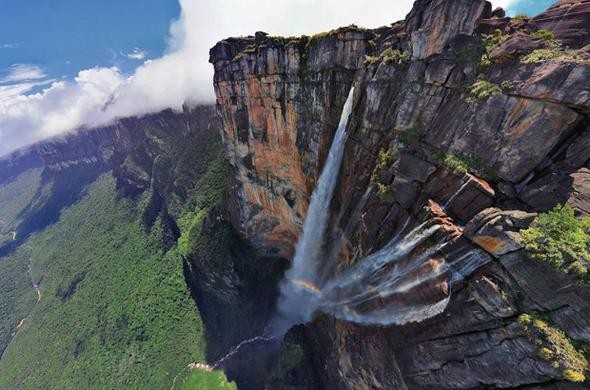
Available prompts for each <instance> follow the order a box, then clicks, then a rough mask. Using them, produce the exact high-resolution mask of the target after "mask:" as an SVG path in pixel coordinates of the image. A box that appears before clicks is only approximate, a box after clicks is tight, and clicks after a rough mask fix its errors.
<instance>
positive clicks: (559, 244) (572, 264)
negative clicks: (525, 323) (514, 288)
mask: <svg viewBox="0 0 590 390" xmlns="http://www.w3.org/2000/svg"><path fill="white" fill-rule="evenodd" d="M520 236H521V241H522V243H523V245H524V246H525V248H526V250H527V252H528V254H529V255H530V256H531V257H532V258H534V259H538V260H541V261H545V262H547V263H549V264H550V265H551V266H552V267H553V268H555V269H557V270H559V271H561V272H565V273H567V274H570V275H572V276H574V277H575V278H577V279H578V280H580V281H584V282H586V283H588V282H589V281H590V278H589V275H588V274H589V273H588V268H589V265H590V217H582V218H579V219H578V218H576V216H575V211H574V209H573V208H572V207H571V206H561V205H557V206H556V207H555V208H554V209H553V210H552V211H550V212H548V213H544V214H541V215H539V217H538V218H537V219H536V220H535V222H533V224H532V225H531V226H530V227H529V228H528V229H526V230H523V231H521V232H520Z"/></svg>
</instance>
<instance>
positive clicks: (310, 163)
mask: <svg viewBox="0 0 590 390" xmlns="http://www.w3.org/2000/svg"><path fill="white" fill-rule="evenodd" d="M375 12H379V11H378V10H375ZM589 26H590V1H587V0H582V1H560V2H558V3H556V4H555V5H554V6H553V7H551V8H550V9H549V10H547V11H546V12H545V13H543V14H541V15H539V16H537V17H535V18H531V19H529V18H524V17H518V18H512V19H511V18H508V17H505V15H504V11H502V10H501V9H496V10H492V7H491V5H490V3H489V2H486V1H484V0H418V1H416V3H415V4H414V8H413V9H412V11H411V12H410V14H409V15H408V16H407V18H406V19H405V20H404V21H400V22H397V23H394V24H392V25H391V26H387V27H382V28H378V29H374V30H365V29H361V28H358V27H356V26H349V27H344V28H340V29H337V30H334V31H330V32H327V33H322V34H318V35H315V36H311V37H305V36H304V37H290V38H284V37H273V36H269V35H267V34H266V33H263V32H258V33H256V35H255V36H251V37H243V38H228V39H226V40H223V41H221V42H219V43H218V44H217V45H216V46H215V47H214V48H212V49H211V52H210V62H211V63H212V64H213V66H214V68H215V90H216V94H217V106H218V110H219V112H220V114H221V119H222V125H223V141H224V144H225V148H226V151H227V154H228V156H229V160H230V163H231V165H232V167H233V170H234V174H235V186H233V187H232V190H231V191H230V194H229V196H230V198H231V202H230V203H229V204H230V207H231V222H232V224H233V226H234V228H235V229H236V230H237V231H238V232H239V234H240V236H241V238H242V239H244V240H246V241H247V242H248V243H249V244H250V245H251V246H252V247H253V248H254V250H255V251H256V253H257V254H258V256H259V257H260V258H262V259H264V262H262V263H260V262H259V265H258V266H259V267H262V268H264V267H268V266H270V265H273V264H276V263H277V262H278V263H283V262H284V260H285V259H290V258H291V257H292V256H293V253H294V246H295V243H296V241H297V237H298V236H299V234H300V233H301V227H302V223H303V220H304V218H305V216H306V211H307V207H308V204H309V199H310V196H311V193H312V191H313V189H314V185H315V183H316V181H317V178H318V175H319V173H320V172H321V168H322V167H323V164H324V161H325V159H326V155H327V152H328V149H329V147H330V143H331V141H332V138H333V136H334V132H335V130H336V127H337V125H338V120H339V116H340V112H341V110H342V107H343V105H344V102H345V100H346V97H347V94H348V91H349V90H350V88H351V86H352V85H353V84H354V85H355V87H356V89H355V98H354V102H355V103H354V108H353V115H352V117H351V124H350V126H349V133H350V135H349V139H348V141H347V144H346V151H345V155H344V163H343V166H342V170H341V173H340V175H341V177H340V180H339V186H338V189H337V193H336V195H335V200H334V202H333V204H332V212H331V227H330V230H329V234H330V235H331V237H332V239H331V240H330V241H329V242H327V243H326V246H327V247H328V248H332V249H334V250H337V252H338V255H339V256H340V258H341V262H342V266H343V267H346V264H350V263H353V262H354V261H356V260H357V259H359V258H360V257H362V256H363V255H365V254H368V253H370V252H372V251H374V250H375V249H377V248H379V247H380V246H382V245H383V244H384V243H385V242H387V241H388V240H389V239H390V238H391V237H392V236H393V235H394V233H395V232H396V231H398V230H399V228H400V225H401V224H402V223H403V221H404V220H406V219H407V217H408V216H414V217H418V216H419V215H420V213H422V209H423V207H424V206H428V205H429V204H430V205H432V203H429V200H434V201H435V202H438V203H439V204H444V203H445V202H448V203H449V204H448V207H447V210H448V214H449V215H450V216H451V217H452V218H453V219H454V221H455V223H456V224H457V225H460V226H465V230H464V232H463V238H462V241H461V245H463V246H465V247H468V248H481V249H483V250H484V251H486V252H487V253H488V254H489V256H490V257H491V258H493V261H491V262H490V263H489V264H488V265H486V266H485V267H484V268H482V269H480V270H479V271H478V272H476V273H475V274H473V275H472V276H471V277H470V278H469V279H468V280H466V281H465V282H464V283H463V284H462V285H461V286H460V288H459V290H457V291H455V294H454V295H453V299H452V301H451V304H450V305H449V307H448V308H447V310H446V311H445V313H443V314H442V315H439V316H436V317H434V318H432V319H430V320H426V321H424V322H422V323H418V324H410V325H406V326H399V327H387V328H380V327H359V326H357V325H354V324H350V323H345V322H342V321H336V320H334V319H332V318H330V317H328V316H320V317H318V318H317V319H316V320H315V321H314V322H313V323H311V324H309V325H307V326H302V327H296V328H294V329H293V330H292V331H291V332H290V333H289V334H288V335H287V338H286V341H285V343H284V344H283V353H282V355H281V356H280V357H279V363H277V365H276V367H275V372H274V375H273V377H272V378H271V379H270V382H269V386H273V387H272V388H307V389H315V388H355V389H357V388H383V389H391V388H411V389H412V388H432V389H439V388H477V387H488V386H489V387H517V386H528V385H538V386H540V387H535V388H563V387H562V386H565V384H566V383H567V384H568V386H573V387H568V388H584V385H583V384H579V383H577V384H573V382H575V378H572V375H571V372H570V371H567V370H568V367H569V366H568V363H567V358H563V359H561V358H560V359H561V360H559V359H557V360H555V359H553V360H552V359H551V358H547V356H546V355H547V351H545V355H544V354H543V350H542V348H548V350H550V351H551V353H553V354H560V353H563V350H558V349H559V348H561V347H559V348H558V347H555V345H554V344H556V343H557V344H559V343H561V344H564V343H565V344H567V345H568V347H567V348H570V347H571V348H574V347H575V348H578V353H581V354H583V353H584V351H586V353H587V349H585V348H587V345H588V343H589V342H590V289H589V288H588V286H586V285H582V284H580V283H577V282H576V281H575V280H573V279H572V278H571V277H570V276H569V275H566V274H564V273H561V272H559V271H557V270H555V269H554V268H552V267H550V266H549V265H548V264H546V263H543V262H540V261H537V260H533V259H531V258H530V257H529V256H528V255H527V252H526V251H524V250H523V245H522V244H521V243H520V241H519V232H520V231H521V230H522V229H525V228H527V227H528V226H529V225H530V224H531V222H532V221H533V220H534V217H535V216H536V215H537V213H542V212H546V211H548V210H551V209H553V208H554V206H556V205H557V204H568V205H570V206H572V207H573V208H574V209H575V210H576V212H577V214H578V215H590V92H589V90H588V85H590V50H589V47H588V44H589V43H590V32H589V31H587V30H588V28H589ZM462 186H465V187H464V189H463V190H462V191H460V192H458V190H459V188H460V187H462ZM454 194H457V196H453V195H454ZM341 243H344V245H343V248H342V249H339V247H338V245H340V244H341ZM523 314H524V315H525V316H524V317H523ZM531 315H532V316H536V315H539V316H542V318H543V319H544V320H542V321H541V320H539V321H540V322H537V323H536V324H537V325H539V326H541V325H540V324H545V325H546V326H547V329H549V330H547V329H545V330H546V331H542V330H538V329H537V328H535V327H534V326H530V325H527V323H526V321H525V320H523V318H524V319H526V318H529V317H526V316H531ZM535 318H536V317H535ZM543 326H544V325H543ZM543 332H545V333H543ZM552 332H553V333H552ZM561 332H563V333H561ZM549 333H551V334H560V335H564V336H563V338H562V339H561V338H560V339H559V340H560V341H555V340H550V337H549V336H547V334H549ZM564 340H565V341H564ZM552 343H553V344H552ZM584 346H586V347H584ZM552 348H553V349H552ZM575 348H574V349H575ZM568 350H571V349H568ZM580 351H581V352H580ZM564 359H565V360H564ZM555 362H557V363H555ZM572 370H573V369H572ZM577 370H578V371H580V370H582V371H583V370H584V369H583V368H579V367H578V368H577ZM574 371H575V370H574ZM578 380H579V378H578ZM572 381H573V382H572Z"/></svg>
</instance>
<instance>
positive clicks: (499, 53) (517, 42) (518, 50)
mask: <svg viewBox="0 0 590 390" xmlns="http://www.w3.org/2000/svg"><path fill="white" fill-rule="evenodd" d="M543 46H545V42H544V41H543V40H542V39H533V38H532V37H531V36H530V35H528V34H524V33H517V34H514V35H512V36H511V37H510V38H509V39H508V40H507V41H505V42H502V43H500V44H498V45H496V46H494V47H493V48H492V50H491V51H490V54H489V57H490V60H491V61H492V62H494V63H496V64H502V63H504V62H508V61H512V60H515V59H518V58H519V57H521V56H524V55H526V54H529V53H530V52H532V51H533V50H536V49H540V48H542V47H543Z"/></svg>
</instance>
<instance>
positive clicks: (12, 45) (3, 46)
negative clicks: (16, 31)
mask: <svg viewBox="0 0 590 390" xmlns="http://www.w3.org/2000/svg"><path fill="white" fill-rule="evenodd" d="M18 46H19V44H18V43H0V49H14V48H16V47H18Z"/></svg>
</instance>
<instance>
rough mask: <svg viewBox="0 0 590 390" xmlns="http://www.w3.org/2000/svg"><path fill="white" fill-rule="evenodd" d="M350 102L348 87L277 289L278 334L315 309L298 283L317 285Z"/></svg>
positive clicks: (308, 295) (276, 323)
mask: <svg viewBox="0 0 590 390" xmlns="http://www.w3.org/2000/svg"><path fill="white" fill-rule="evenodd" d="M353 98H354V87H351V89H350V92H349V93H348V98H347V99H346V103H345V104H344V108H343V109H342V114H341V116H340V123H339V125H338V129H337V130H336V135H335V136H334V140H333V141H332V146H331V147H330V152H329V154H328V158H327V159H326V163H325V165H324V168H323V170H322V173H321V175H320V178H319V180H318V183H317V186H316V188H315V190H314V192H313V194H312V197H311V202H310V203H309V208H308V210H307V217H306V219H305V223H304V225H303V233H302V234H301V237H300V238H299V241H298V242H297V246H296V249H295V257H294V258H293V263H292V265H291V269H290V270H289V271H287V274H286V275H285V279H284V280H283V282H282V283H281V286H280V289H281V295H280V297H279V305H278V311H279V313H278V317H277V318H276V320H275V321H274V324H271V327H272V328H275V329H274V330H273V331H274V332H276V333H277V334H282V333H283V332H285V331H286V330H287V329H288V328H290V327H291V326H292V325H294V324H296V323H299V322H307V321H308V320H309V319H310V318H311V315H312V314H313V312H314V311H315V309H316V307H317V306H316V305H314V302H315V299H313V298H314V297H313V296H310V292H309V290H308V289H306V288H305V287H303V286H301V281H306V282H307V283H308V285H314V284H316V283H317V280H316V278H317V274H318V272H317V269H318V261H319V259H318V257H319V256H320V254H321V249H322V245H323V243H324V240H323V238H324V234H325V232H326V227H327V224H328V218H329V214H330V203H331V201H332V197H333V195H334V189H335V187H336V182H337V181H338V173H339V171H340V165H341V164H342V157H343V155H344V145H345V142H346V138H347V133H346V127H347V126H348V120H349V117H350V114H351V112H352V103H353Z"/></svg>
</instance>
